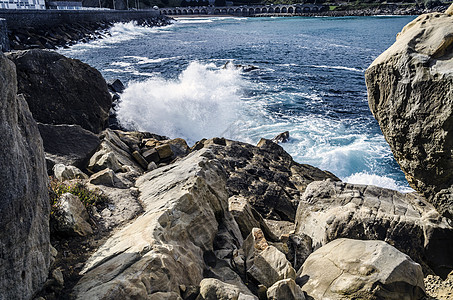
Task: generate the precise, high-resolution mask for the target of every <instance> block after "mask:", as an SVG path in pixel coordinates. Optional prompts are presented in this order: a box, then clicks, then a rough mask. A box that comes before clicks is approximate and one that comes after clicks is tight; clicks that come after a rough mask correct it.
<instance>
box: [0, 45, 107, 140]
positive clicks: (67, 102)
mask: <svg viewBox="0 0 453 300" xmlns="http://www.w3.org/2000/svg"><path fill="white" fill-rule="evenodd" d="M8 58H9V59H11V60H12V61H13V62H14V63H15V64H16V68H17V82H18V93H22V94H23V95H24V97H25V99H26V100H27V102H28V105H29V107H30V111H31V112H32V114H33V117H34V118H35V120H36V121H38V122H41V123H45V124H54V125H55V124H77V125H80V126H82V127H83V128H84V129H87V130H90V131H92V132H94V133H98V132H100V131H101V130H102V129H104V128H105V125H106V122H107V120H108V117H109V109H110V107H111V105H112V97H111V96H110V94H109V92H108V89H107V84H106V82H105V80H104V78H103V77H102V75H101V73H99V71H97V70H96V69H94V68H92V67H90V66H89V65H87V64H85V63H82V62H81V61H79V60H76V59H71V58H66V57H64V56H63V55H61V54H58V53H56V52H51V51H45V50H30V51H19V52H14V53H10V54H8Z"/></svg>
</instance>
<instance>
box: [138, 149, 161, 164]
mask: <svg viewBox="0 0 453 300" xmlns="http://www.w3.org/2000/svg"><path fill="white" fill-rule="evenodd" d="M142 156H143V158H144V159H146V161H147V162H148V163H154V164H155V163H158V162H159V160H160V157H159V153H157V151H156V149H154V148H153V149H149V150H146V151H144V152H143V153H142Z"/></svg>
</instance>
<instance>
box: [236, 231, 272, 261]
mask: <svg viewBox="0 0 453 300" xmlns="http://www.w3.org/2000/svg"><path fill="white" fill-rule="evenodd" d="M267 247H269V243H268V242H267V240H266V238H265V237H264V233H263V231H262V230H261V229H259V228H253V229H252V231H251V232H250V234H249V236H248V237H247V238H246V239H245V241H244V244H243V245H242V248H243V249H244V254H245V258H246V260H247V261H249V260H252V259H253V257H254V256H255V254H257V253H259V252H261V251H263V250H264V249H266V248H267ZM249 264H251V262H250V263H249V262H247V265H249Z"/></svg>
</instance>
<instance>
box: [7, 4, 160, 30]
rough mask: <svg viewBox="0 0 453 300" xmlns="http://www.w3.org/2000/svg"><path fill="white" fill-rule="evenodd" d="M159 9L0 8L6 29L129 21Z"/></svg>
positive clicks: (152, 13) (144, 17)
mask: <svg viewBox="0 0 453 300" xmlns="http://www.w3.org/2000/svg"><path fill="white" fill-rule="evenodd" d="M159 15H160V12H159V10H136V11H132V10H129V11H127V10H9V9H3V10H0V18H4V19H6V22H7V25H8V29H10V30H14V29H19V28H26V27H33V28H51V27H54V26H59V25H61V24H74V23H77V24H79V23H95V22H129V21H133V20H142V19H149V18H153V17H157V16H159Z"/></svg>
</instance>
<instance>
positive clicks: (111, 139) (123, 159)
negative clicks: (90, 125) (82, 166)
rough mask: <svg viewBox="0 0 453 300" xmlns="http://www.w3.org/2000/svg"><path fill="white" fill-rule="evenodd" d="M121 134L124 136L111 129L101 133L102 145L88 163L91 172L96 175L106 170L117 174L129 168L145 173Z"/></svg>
mask: <svg viewBox="0 0 453 300" xmlns="http://www.w3.org/2000/svg"><path fill="white" fill-rule="evenodd" d="M119 134H122V132H121V131H119V130H115V131H113V130H111V129H106V130H104V131H103V132H102V133H101V138H102V142H101V145H100V146H99V148H98V150H97V151H96V153H94V154H93V156H92V157H91V158H90V160H89V163H88V167H87V168H88V169H89V170H90V171H91V172H94V173H96V172H99V171H101V170H104V169H106V168H109V169H112V170H114V171H115V172H117V171H119V170H120V169H122V168H123V167H125V166H129V167H130V168H132V169H133V171H135V172H138V173H142V172H143V171H142V168H141V167H140V165H139V164H138V163H137V162H136V161H135V159H134V158H133V157H132V152H131V149H130V148H129V146H128V145H127V144H126V143H125V142H124V141H123V140H122V139H121V138H120V136H119ZM134 145H136V144H134Z"/></svg>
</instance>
